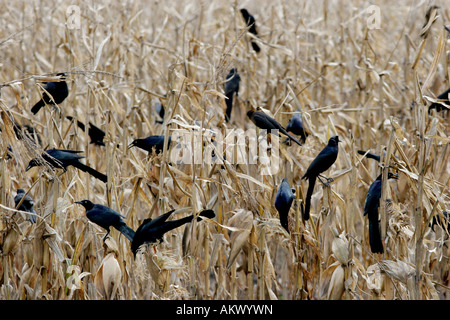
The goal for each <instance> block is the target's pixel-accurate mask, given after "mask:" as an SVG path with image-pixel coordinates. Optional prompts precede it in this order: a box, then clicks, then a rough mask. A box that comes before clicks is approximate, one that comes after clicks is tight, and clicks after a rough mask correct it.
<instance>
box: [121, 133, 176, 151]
mask: <svg viewBox="0 0 450 320" xmlns="http://www.w3.org/2000/svg"><path fill="white" fill-rule="evenodd" d="M171 142H172V137H171V136H169V138H168V141H167V146H168V147H169V146H170V143H171ZM132 147H138V148H140V149H142V150H145V151H147V152H148V153H149V154H150V153H152V152H153V149H155V151H156V153H160V152H162V150H163V147H164V136H150V137H147V138H143V139H135V140H134V141H133V142H131V143H130V144H129V145H128V148H132Z"/></svg>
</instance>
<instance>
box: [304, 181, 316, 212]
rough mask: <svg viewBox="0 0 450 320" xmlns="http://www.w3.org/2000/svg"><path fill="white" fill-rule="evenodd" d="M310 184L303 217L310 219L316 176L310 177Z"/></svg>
mask: <svg viewBox="0 0 450 320" xmlns="http://www.w3.org/2000/svg"><path fill="white" fill-rule="evenodd" d="M308 181H309V186H308V191H307V192H306V200H305V212H304V213H303V219H305V220H308V219H309V210H310V209H311V197H312V194H313V191H314V186H315V184H316V177H312V178H308Z"/></svg>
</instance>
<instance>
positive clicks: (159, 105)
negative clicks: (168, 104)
mask: <svg viewBox="0 0 450 320" xmlns="http://www.w3.org/2000/svg"><path fill="white" fill-rule="evenodd" d="M155 109H156V113H158V115H159V116H160V117H161V120H156V123H164V115H165V113H166V111H165V110H164V105H163V104H162V103H161V102H158V103H157V104H156V106H155Z"/></svg>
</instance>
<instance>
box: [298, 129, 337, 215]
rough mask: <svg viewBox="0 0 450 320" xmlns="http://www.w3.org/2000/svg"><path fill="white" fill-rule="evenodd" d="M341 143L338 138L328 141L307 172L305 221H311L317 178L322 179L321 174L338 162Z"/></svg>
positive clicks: (305, 176)
mask: <svg viewBox="0 0 450 320" xmlns="http://www.w3.org/2000/svg"><path fill="white" fill-rule="evenodd" d="M339 142H340V140H339V137H338V136H334V137H331V138H330V140H328V144H327V146H326V147H325V148H323V149H322V151H320V153H319V154H318V155H317V157H316V158H315V159H314V160H313V161H312V162H311V164H310V165H309V167H308V169H307V170H306V173H305V174H304V176H303V177H302V179H308V180H309V185H308V191H307V193H306V200H305V211H304V215H303V218H304V219H305V220H308V219H309V211H310V209H311V197H312V194H313V191H314V185H315V183H316V178H319V179H320V174H321V173H322V172H324V171H326V170H328V169H329V168H330V167H331V166H332V165H333V163H334V162H335V161H336V159H337V155H338V151H339V148H338V143H339Z"/></svg>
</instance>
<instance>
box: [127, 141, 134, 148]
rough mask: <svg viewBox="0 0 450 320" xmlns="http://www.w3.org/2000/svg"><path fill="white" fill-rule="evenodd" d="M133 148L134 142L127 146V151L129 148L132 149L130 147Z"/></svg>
mask: <svg viewBox="0 0 450 320" xmlns="http://www.w3.org/2000/svg"><path fill="white" fill-rule="evenodd" d="M134 146H135V143H134V141H133V142H132V143H130V144H129V145H128V149H130V148H132V147H134Z"/></svg>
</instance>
